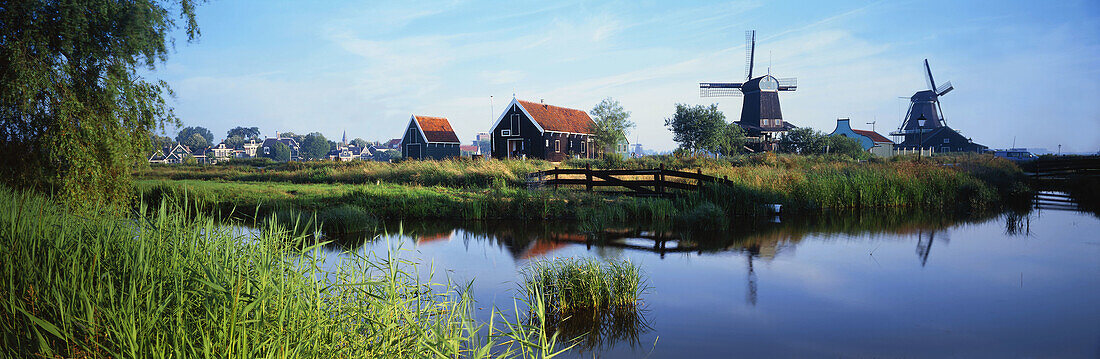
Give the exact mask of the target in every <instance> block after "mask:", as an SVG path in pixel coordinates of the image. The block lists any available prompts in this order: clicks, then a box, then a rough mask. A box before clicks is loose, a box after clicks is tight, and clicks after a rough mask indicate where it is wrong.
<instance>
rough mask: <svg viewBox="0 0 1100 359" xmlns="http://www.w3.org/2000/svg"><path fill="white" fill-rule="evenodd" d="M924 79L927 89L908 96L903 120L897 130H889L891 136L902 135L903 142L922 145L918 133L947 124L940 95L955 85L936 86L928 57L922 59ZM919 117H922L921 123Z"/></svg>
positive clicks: (946, 83) (949, 90)
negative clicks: (907, 104) (906, 109)
mask: <svg viewBox="0 0 1100 359" xmlns="http://www.w3.org/2000/svg"><path fill="white" fill-rule="evenodd" d="M924 79H925V81H926V84H927V85H928V89H927V90H921V91H917V93H915V94H913V96H912V97H910V98H909V111H907V112H906V113H905V120H904V121H902V123H901V127H899V128H898V130H897V131H894V132H891V133H890V135H891V136H903V137H904V138H905V140H904V141H902V142H903V144H911V145H913V146H922V145H921V144H919V143H917V142H920V140H919V138H920V134H921V133H922V132H924V133H928V132H932V131H934V130H936V129H939V128H940V127H945V126H947V123H946V122H945V121H944V117H943V108H942V107H941V106H940V96H943V95H946V94H947V93H948V92H951V90H954V89H955V87H954V86H952V85H951V81H948V82H945V83H943V84H941V85H940V86H939V87H937V86H936V80H935V79H934V78H933V77H932V69H931V68H930V67H928V59H924ZM920 119H924V124H923V125H921V123H920Z"/></svg>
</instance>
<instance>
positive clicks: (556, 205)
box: [137, 154, 1029, 231]
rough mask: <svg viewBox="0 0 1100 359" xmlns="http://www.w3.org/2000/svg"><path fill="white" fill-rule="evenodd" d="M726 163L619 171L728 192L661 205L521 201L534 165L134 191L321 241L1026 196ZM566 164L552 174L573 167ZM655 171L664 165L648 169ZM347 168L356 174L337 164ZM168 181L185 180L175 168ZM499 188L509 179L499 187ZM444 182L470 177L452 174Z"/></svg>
mask: <svg viewBox="0 0 1100 359" xmlns="http://www.w3.org/2000/svg"><path fill="white" fill-rule="evenodd" d="M736 159H737V158H730V159H722V160H714V159H698V158H696V159H676V158H671V157H665V158H661V157H655V158H642V159H634V160H629V161H626V162H624V163H627V164H629V165H631V166H633V165H635V164H644V167H646V168H648V166H649V164H648V162H646V161H667V162H668V163H669V164H670V165H671V164H675V165H678V166H679V165H683V166H698V167H697V168H696V169H697V170H699V171H702V172H703V173H707V174H711V175H714V176H719V177H724V178H728V179H729V180H730V181H731V182H732V185H729V186H710V187H707V188H705V189H704V190H702V191H699V192H698V193H686V194H684V195H682V196H679V197H676V198H672V199H662V198H632V197H619V196H605V195H600V194H599V193H598V192H596V193H587V192H584V191H580V190H578V189H569V188H564V189H560V190H547V189H541V190H534V191H528V190H526V189H525V187H521V186H514V185H512V184H513V182H514V181H516V179H517V178H522V177H524V176H519V175H517V171H520V170H531V169H535V168H540V167H542V166H545V165H546V164H545V163H544V162H532V163H533V164H530V165H525V164H524V163H523V162H515V161H511V162H497V161H489V162H470V161H464V160H455V161H441V162H434V161H406V162H403V163H401V164H369V165H367V164H364V165H361V166H364V168H375V167H373V166H390V167H392V168H401V171H405V170H409V169H410V168H414V166H419V167H425V168H434V169H433V170H429V171H427V172H430V173H437V174H438V173H449V172H448V171H461V170H462V167H461V166H471V167H470V168H473V169H477V170H476V171H481V170H487V169H488V168H493V166H497V167H500V168H509V169H508V170H503V169H498V170H497V172H496V173H497V174H498V175H499V176H498V177H493V176H486V177H485V178H495V179H494V180H492V181H490V182H492V183H490V185H489V186H485V187H478V186H473V184H475V183H479V182H477V181H474V182H462V181H460V180H457V179H453V180H446V181H445V180H442V179H443V178H447V176H448V175H433V176H434V177H433V178H437V180H434V181H433V182H448V181H449V183H464V184H465V185H462V186H448V185H436V186H421V185H419V184H415V183H413V184H395V183H389V182H388V181H375V182H368V183H366V184H337V183H333V184H327V183H325V184H298V183H292V182H272V181H260V182H241V181H233V180H225V178H220V177H213V178H216V179H217V180H164V179H160V180H155V179H147V180H141V181H138V184H137V188H138V191H139V193H140V194H141V195H142V196H143V198H144V201H145V202H146V203H158V202H159V201H161V200H162V199H165V198H185V197H186V198H188V201H189V202H190V203H195V204H199V205H202V206H204V207H206V208H208V209H218V210H221V211H227V210H230V209H233V208H235V209H236V210H237V212H238V213H242V212H243V213H245V214H247V213H249V211H257V210H258V211H259V212H258V213H259V214H264V215H266V214H269V213H281V214H283V215H282V216H281V217H282V218H292V217H299V216H302V217H306V220H305V221H306V222H314V223H315V222H323V223H325V227H326V229H327V230H330V231H351V230H355V228H363V227H366V226H370V225H371V223H374V222H375V221H376V220H379V219H415V218H447V219H502V218H503V219H509V218H522V219H581V220H583V221H585V222H586V224H587V225H589V226H590V227H592V228H599V227H601V226H603V225H606V224H610V223H616V222H622V221H632V222H639V221H640V222H656V221H664V222H676V223H679V224H680V225H682V226H686V227H692V228H713V229H721V228H724V227H725V226H726V225H727V224H728V219H729V218H730V217H731V216H743V215H759V214H766V211H765V209H764V208H765V206H764V205H765V204H781V205H783V208H784V211H785V212H787V213H792V212H793V213H797V212H813V211H820V210H826V209H860V208H892V207H921V208H928V209H936V210H941V211H973V210H987V209H992V208H996V207H998V206H1000V205H1001V204H1002V203H1003V202H1004V200H1005V199H1008V198H1013V197H1017V196H1022V195H1025V194H1027V193H1028V192H1029V189H1028V188H1027V186H1026V185H1025V178H1024V176H1023V174H1022V172H1021V171H1020V170H1019V168H1017V167H1016V166H1015V165H1014V164H1012V163H1010V162H1008V161H1004V160H1003V159H996V158H993V157H992V156H957V157H950V158H948V157H940V158H934V159H925V160H917V159H915V158H911V159H904V158H902V159H896V160H891V161H877V162H854V161H843V160H833V159H830V158H827V157H806V156H776V155H773V154H766V155H754V156H744V157H742V159H743V160H745V161H749V162H745V163H734V162H731V161H735V160H736ZM571 162H578V161H571ZM571 162H567V163H564V164H562V165H577V163H571ZM580 162H582V163H580V164H584V165H589V166H591V165H592V163H587V162H584V161H580ZM661 163H664V162H659V163H657V164H658V165H660V164H661ZM607 164H608V165H610V163H607ZM312 165H321V164H301V166H306V167H308V166H312ZM324 166H328V164H325V165H324ZM402 166H405V167H402ZM524 166H533V167H531V168H527V167H524ZM667 167H668V166H666V168H667ZM212 168H217V167H212ZM320 168H328V167H323V166H322V167H320ZM347 168H359V167H355V165H348V167H347ZM524 168H526V169H524ZM685 169H686V168H685ZM444 170H445V171H444ZM173 171H182V172H181V173H185V172H186V170H185V169H183V168H181V169H173ZM202 171H205V170H198V171H197V172H195V173H205V172H202ZM395 171H396V170H395ZM293 173H296V172H295V171H288V173H283V174H279V173H278V172H275V173H271V174H269V175H271V176H280V175H288V176H289V175H291V174H293ZM478 173H481V172H478ZM181 176H182V175H175V176H168V177H181ZM479 176H480V175H479ZM517 176H518V177H517ZM504 177H508V178H511V179H509V180H503V179H501V178H504ZM453 178H470V177H462V176H457V175H456V176H453ZM391 180H397V179H396V178H391Z"/></svg>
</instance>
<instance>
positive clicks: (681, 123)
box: [665, 103, 728, 154]
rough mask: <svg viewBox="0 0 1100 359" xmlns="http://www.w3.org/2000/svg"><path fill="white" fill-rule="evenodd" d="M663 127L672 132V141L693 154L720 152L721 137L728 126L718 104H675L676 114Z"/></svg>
mask: <svg viewBox="0 0 1100 359" xmlns="http://www.w3.org/2000/svg"><path fill="white" fill-rule="evenodd" d="M665 127H668V128H669V129H670V130H672V134H673V136H672V139H673V140H674V141H676V142H677V143H679V144H680V148H683V149H685V150H687V151H690V152H691V153H693V154H695V153H698V152H699V151H710V152H715V153H718V152H720V150H719V149H720V148H721V143H722V141H723V135H725V134H726V132H727V131H726V130H727V128H728V125H727V124H726V115H724V114H722V111H719V110H718V104H711V105H710V106H709V107H705V106H703V105H695V106H688V105H684V104H680V103H678V104H676V113H675V114H673V115H672V118H668V119H665Z"/></svg>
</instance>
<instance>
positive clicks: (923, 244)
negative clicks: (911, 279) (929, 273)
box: [917, 230, 951, 267]
mask: <svg viewBox="0 0 1100 359" xmlns="http://www.w3.org/2000/svg"><path fill="white" fill-rule="evenodd" d="M936 234H937V231H934V230H933V231H928V232H927V233H925V232H924V231H921V232H917V257H918V258H920V266H921V267H924V266H925V265H927V264H928V254H929V253H931V252H932V242H935V241H936ZM940 237H941V238H940V239H941V240H942V241H943V242H948V241H950V240H951V239H950V238H949V237H947V233H946V232H944V233H943V234H941V236H940Z"/></svg>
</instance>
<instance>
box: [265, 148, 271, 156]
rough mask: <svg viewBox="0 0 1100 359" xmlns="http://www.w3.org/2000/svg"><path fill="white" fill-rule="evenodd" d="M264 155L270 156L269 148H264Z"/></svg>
mask: <svg viewBox="0 0 1100 359" xmlns="http://www.w3.org/2000/svg"><path fill="white" fill-rule="evenodd" d="M264 154H265V155H270V154H271V147H264Z"/></svg>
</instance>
